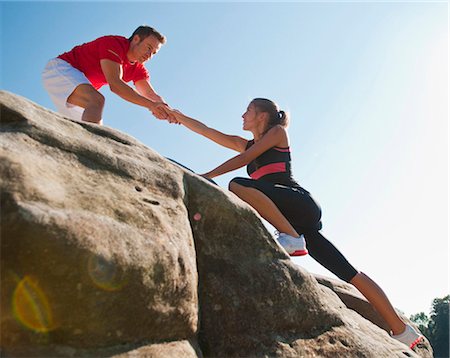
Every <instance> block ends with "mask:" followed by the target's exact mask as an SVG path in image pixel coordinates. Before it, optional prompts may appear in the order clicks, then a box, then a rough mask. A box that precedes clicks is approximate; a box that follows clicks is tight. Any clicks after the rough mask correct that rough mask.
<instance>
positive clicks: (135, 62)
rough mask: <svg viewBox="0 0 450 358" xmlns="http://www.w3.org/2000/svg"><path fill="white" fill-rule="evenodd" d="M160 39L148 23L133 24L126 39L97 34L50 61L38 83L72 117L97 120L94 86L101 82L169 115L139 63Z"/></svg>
mask: <svg viewBox="0 0 450 358" xmlns="http://www.w3.org/2000/svg"><path fill="white" fill-rule="evenodd" d="M165 42H166V38H165V37H164V36H163V35H161V34H160V33H159V32H158V31H156V30H155V29H153V28H152V27H150V26H139V27H138V28H137V29H136V30H135V31H134V32H133V34H132V35H131V37H130V38H129V39H127V38H125V37H122V36H103V37H100V38H98V39H96V40H94V41H91V42H88V43H85V44H83V45H80V46H76V47H74V48H73V49H72V50H70V51H69V52H65V53H63V54H62V55H59V56H58V57H57V58H54V59H52V60H50V61H49V62H48V64H47V66H46V67H45V69H44V72H43V74H42V79H43V82H44V87H45V89H46V90H47V92H48V93H49V95H50V97H51V99H52V101H53V102H54V104H55V106H56V108H57V110H58V112H60V113H61V114H64V115H66V116H67V117H70V118H73V119H78V120H80V119H81V120H83V121H86V122H92V123H97V124H102V112H103V107H104V104H105V98H104V96H103V95H102V94H101V93H100V92H98V89H99V88H100V87H102V86H103V85H106V84H108V85H109V87H110V89H111V91H112V92H114V93H115V94H117V95H118V96H120V97H122V98H123V99H124V100H126V101H128V102H131V103H134V104H137V105H140V106H142V107H146V108H148V109H149V110H150V111H151V112H152V113H153V115H154V116H155V117H157V118H159V119H166V118H169V119H170V116H169V115H168V113H167V112H166V111H165V108H168V106H167V104H166V103H165V102H164V100H163V99H162V98H161V97H160V96H159V95H158V94H157V93H156V92H155V90H154V89H153V88H152V86H151V84H150V81H149V79H150V76H149V73H148V71H147V69H146V68H145V67H144V65H143V64H144V63H145V62H146V61H147V60H149V59H150V58H152V57H153V56H154V55H155V54H156V53H157V52H158V51H159V49H160V48H161V45H162V44H164V43H165ZM129 81H133V82H134V85H135V87H136V90H137V91H136V90H134V89H133V88H132V87H130V86H129V85H128V84H127V82H129Z"/></svg>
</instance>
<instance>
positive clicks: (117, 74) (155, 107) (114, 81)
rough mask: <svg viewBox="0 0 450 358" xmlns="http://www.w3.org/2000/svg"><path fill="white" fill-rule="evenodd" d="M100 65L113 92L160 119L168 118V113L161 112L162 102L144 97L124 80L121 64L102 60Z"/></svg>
mask: <svg viewBox="0 0 450 358" xmlns="http://www.w3.org/2000/svg"><path fill="white" fill-rule="evenodd" d="M100 65H101V67H102V71H103V73H104V75H105V78H106V81H107V82H108V84H109V88H110V89H111V92H113V93H115V94H117V95H118V96H120V97H122V98H123V99H124V100H126V101H128V102H131V103H134V104H137V105H139V106H142V107H146V108H148V109H149V110H150V111H152V113H153V115H154V116H155V117H157V118H159V119H166V118H167V114H166V112H165V111H161V110H160V108H159V107H160V106H161V105H163V103H162V102H161V101H155V100H152V99H149V98H146V97H144V96H142V95H141V94H139V93H138V92H136V91H135V90H134V89H133V88H132V87H130V86H128V85H127V84H126V83H125V82H124V81H123V80H122V66H121V65H120V64H118V63H117V62H114V61H111V60H106V59H103V60H100ZM155 98H156V97H155Z"/></svg>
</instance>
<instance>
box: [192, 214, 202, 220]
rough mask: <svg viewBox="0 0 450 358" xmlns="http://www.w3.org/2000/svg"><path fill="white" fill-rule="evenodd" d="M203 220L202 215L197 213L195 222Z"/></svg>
mask: <svg viewBox="0 0 450 358" xmlns="http://www.w3.org/2000/svg"><path fill="white" fill-rule="evenodd" d="M201 218H202V214H200V213H196V214H195V215H194V220H195V221H199V220H201Z"/></svg>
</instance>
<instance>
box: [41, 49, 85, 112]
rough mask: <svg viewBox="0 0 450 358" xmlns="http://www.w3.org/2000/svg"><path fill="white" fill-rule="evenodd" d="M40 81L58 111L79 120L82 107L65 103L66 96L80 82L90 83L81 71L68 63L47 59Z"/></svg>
mask: <svg viewBox="0 0 450 358" xmlns="http://www.w3.org/2000/svg"><path fill="white" fill-rule="evenodd" d="M42 81H43V82H44V87H45V89H46V90H47V92H48V94H49V95H50V98H51V99H52V101H53V103H54V104H55V106H56V109H57V111H58V112H59V113H61V114H63V115H65V116H66V117H69V118H72V119H76V120H81V116H82V115H83V112H84V108H82V107H79V106H76V105H73V104H70V103H67V98H69V96H70V95H71V94H72V92H73V91H74V90H75V88H77V87H78V86H79V85H81V84H91V82H89V80H88V79H87V77H86V76H85V75H84V73H83V72H81V71H79V70H77V69H76V68H74V67H73V66H72V65H71V64H70V63H68V62H66V61H64V60H61V59H60V58H54V59H52V60H50V61H48V63H47V66H45V68H44V71H43V72H42Z"/></svg>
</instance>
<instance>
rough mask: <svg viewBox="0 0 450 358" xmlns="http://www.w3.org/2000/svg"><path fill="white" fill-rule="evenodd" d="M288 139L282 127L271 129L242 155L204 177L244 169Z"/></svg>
mask: <svg viewBox="0 0 450 358" xmlns="http://www.w3.org/2000/svg"><path fill="white" fill-rule="evenodd" d="M286 138H287V132H286V129H285V128H283V127H282V126H280V125H277V126H275V127H273V128H271V129H270V130H269V131H268V132H267V134H265V135H264V136H263V137H262V138H261V139H260V140H259V141H258V142H256V143H255V144H253V145H252V146H251V147H250V148H248V149H247V150H245V151H244V152H242V153H241V154H239V155H237V156H235V157H233V158H231V159H229V160H227V161H226V162H225V163H223V164H221V165H219V166H218V167H217V168H215V169H213V170H211V171H210V172H208V173H205V174H203V175H202V176H204V177H207V178H214V177H216V176H219V175H222V174H225V173H228V172H231V171H233V170H236V169H239V168H242V167H243V166H244V165H247V164H248V163H250V162H251V161H252V160H254V159H255V158H257V157H258V156H260V155H261V154H262V153H264V152H265V151H267V150H269V149H270V148H272V147H276V146H279V145H280V144H281V143H283V141H285V140H286Z"/></svg>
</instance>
